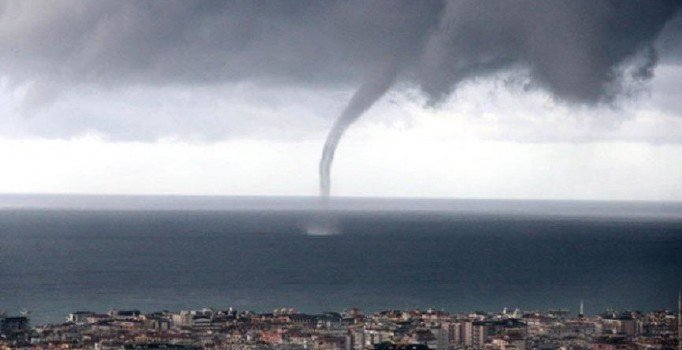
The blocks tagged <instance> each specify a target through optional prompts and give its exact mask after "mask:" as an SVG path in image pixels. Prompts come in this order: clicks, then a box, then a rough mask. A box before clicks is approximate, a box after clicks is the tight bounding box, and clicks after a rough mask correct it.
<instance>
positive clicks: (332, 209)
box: [0, 195, 682, 324]
mask: <svg viewBox="0 0 682 350" xmlns="http://www.w3.org/2000/svg"><path fill="white" fill-rule="evenodd" d="M681 287H682V203H679V202H600V201H515V200H445V199H408V198H394V199H389V198H332V199H331V200H330V201H329V202H326V203H325V202H321V201H320V200H319V199H318V198H315V197H276V198H272V197H208V196H207V197H202V196H77V195H71V196H66V195H0V310H5V312H6V314H7V315H13V314H19V313H25V314H28V315H29V316H30V319H31V322H32V324H44V323H55V322H61V321H63V320H64V318H65V317H66V316H67V315H68V314H69V313H71V312H74V311H82V310H90V311H99V312H106V311H108V310H111V309H118V310H121V309H125V310H129V309H137V310H141V311H143V312H152V311H160V310H171V311H178V310H186V309H199V308H203V307H211V308H215V309H227V308H229V307H232V308H235V309H237V310H252V311H256V312H269V311H272V310H273V309H275V308H281V307H287V308H295V309H296V310H299V311H301V312H308V313H317V312H323V311H329V310H333V311H340V310H343V309H346V308H350V307H358V308H360V309H362V310H364V311H365V312H373V311H379V310H387V309H414V308H420V309H427V308H433V309H438V310H441V309H442V310H447V311H450V312H469V311H499V310H502V308H505V307H506V308H508V309H515V308H519V309H521V310H528V311H530V310H548V309H560V308H561V309H566V310H568V311H569V312H573V313H575V312H577V310H578V305H579V303H580V301H581V300H582V301H584V304H585V309H586V310H585V311H586V313H588V314H595V313H598V312H601V311H604V310H608V309H613V310H641V311H650V310H660V309H669V310H672V309H674V308H675V306H676V298H677V293H678V291H679V290H680V288H681Z"/></svg>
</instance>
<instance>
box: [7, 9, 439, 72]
mask: <svg viewBox="0 0 682 350" xmlns="http://www.w3.org/2000/svg"><path fill="white" fill-rule="evenodd" d="M8 8H9V12H11V13H6V14H5V15H4V16H3V17H2V20H1V21H2V22H1V24H0V26H2V34H0V45H2V47H3V51H2V54H0V59H2V66H3V67H4V68H3V69H2V70H3V73H5V74H7V75H9V76H10V77H12V78H14V79H18V80H22V79H46V78H49V79H58V80H60V81H65V82H69V83H95V84H114V85H115V84H130V83H141V84H204V83H214V82H223V81H232V80H244V79H249V80H254V79H255V80H267V81H270V82H273V81H274V82H276V81H284V82H286V83H301V84H308V83H312V84H337V83H349V82H355V81H358V80H361V78H362V76H363V75H364V74H365V73H368V72H370V71H371V70H372V69H374V67H375V66H377V65H378V64H380V63H381V62H382V61H383V60H385V59H387V58H389V57H396V58H399V59H400V60H402V61H414V60H415V56H416V55H417V54H418V53H419V49H418V48H419V47H420V43H421V42H422V41H423V40H424V36H425V35H426V32H427V31H428V29H429V28H430V26H431V24H432V23H436V22H437V18H438V14H439V11H440V9H441V8H442V5H441V4H439V3H436V2H411V1H402V2H364V1H357V2H347V1H337V2H331V1H329V2H318V1H269V2H263V1H237V2H225V1H216V2H209V1H198V2H196V1H163V2H161V1H157V2H139V1H109V2H107V1H97V2H90V1H88V2H78V1H64V2H56V3H50V4H44V3H37V2H36V3H28V4H27V3H26V2H12V3H10V4H9V5H8ZM22 18H23V19H22Z"/></svg>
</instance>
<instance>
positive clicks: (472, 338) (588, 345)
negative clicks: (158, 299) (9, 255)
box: [0, 306, 682, 350]
mask: <svg viewBox="0 0 682 350" xmlns="http://www.w3.org/2000/svg"><path fill="white" fill-rule="evenodd" d="M680 328H681V323H680V312H679V310H678V312H677V314H675V313H674V312H671V311H656V312H649V313H642V312H612V311H609V312H605V313H602V314H599V315H594V316H585V315H583V314H582V306H581V312H580V313H579V314H577V315H574V314H570V313H569V312H567V311H565V310H554V311H547V312H521V311H519V310H514V311H508V310H506V309H505V310H503V311H502V312H499V313H484V312H473V313H469V314H451V313H448V312H445V311H439V310H431V309H430V310H425V311H420V310H411V311H399V310H389V311H382V312H376V313H372V314H365V313H363V312H362V311H360V310H358V309H348V310H345V311H343V312H341V313H338V312H325V313H321V314H315V315H309V314H304V313H300V312H297V311H296V310H294V309H288V308H283V309H277V310H274V311H273V312H272V313H254V312H249V311H241V312H239V311H237V310H234V309H232V308H230V309H227V310H214V309H201V310H188V311H180V312H169V311H163V312H154V313H149V314H144V313H141V312H140V311H137V310H129V311H122V310H112V311H109V312H107V313H97V312H90V311H78V312H74V313H72V314H70V315H69V316H68V317H67V320H66V322H64V323H61V324H50V325H42V326H34V327H31V326H30V325H29V319H28V318H27V316H17V317H7V316H5V315H4V314H0V330H1V332H0V333H1V337H0V350H4V349H102V350H105V349H239V350H241V349H244V350H246V349H311V350H392V349H395V350H428V349H431V350H456V349H488V350H527V349H540V350H545V349H546V350H550V349H566V350H578V349H590V350H626V349H633V350H644V349H656V350H659V349H660V350H662V349H671V350H675V349H677V350H679V349H682V344H680V342H679V340H678V339H679V333H680V330H681V329H680Z"/></svg>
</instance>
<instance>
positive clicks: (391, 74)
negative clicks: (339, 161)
mask: <svg viewBox="0 0 682 350" xmlns="http://www.w3.org/2000/svg"><path fill="white" fill-rule="evenodd" d="M396 74H397V68H396V64H395V63H388V64H386V65H385V66H384V67H382V68H381V69H379V70H378V71H377V72H376V74H373V75H372V77H371V78H370V79H368V80H366V81H365V82H364V83H363V84H362V85H361V86H360V88H359V89H358V90H357V91H355V93H354V94H353V97H351V99H350V101H349V102H348V104H347V105H346V107H345V108H344V109H343V111H342V112H341V114H340V115H339V117H338V118H337V119H336V120H335V121H334V124H333V125H332V128H331V129H330V130H329V134H328V135H327V140H326V142H325V143H324V148H323V149H322V157H321V158H320V197H321V198H322V199H323V200H324V201H326V200H327V199H328V198H329V195H330V193H331V167H332V163H333V162H334V154H335V153H336V148H337V147H338V145H339V141H341V137H343V134H344V133H345V132H346V130H347V129H348V127H349V126H351V125H352V124H353V123H354V122H355V121H356V120H358V118H360V117H361V116H362V115H363V114H364V113H365V112H366V111H367V110H368V109H369V108H370V107H372V105H373V104H374V103H375V102H376V101H377V100H378V99H379V98H381V96H383V95H384V94H385V93H386V91H388V89H389V88H390V87H391V85H393V82H394V81H395V78H396Z"/></svg>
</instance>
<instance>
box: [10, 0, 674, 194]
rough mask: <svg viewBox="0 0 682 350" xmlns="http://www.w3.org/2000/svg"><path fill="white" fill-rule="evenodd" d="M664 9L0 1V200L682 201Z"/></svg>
mask: <svg viewBox="0 0 682 350" xmlns="http://www.w3.org/2000/svg"><path fill="white" fill-rule="evenodd" d="M681 8H682V5H681V2H680V1H656V2H638V1H627V2H623V1H592V0H590V1H546V2H533V1H504V2H502V1H454V2H440V1H429V2H426V1H424V2H418V1H385V2H381V1H377V2H374V1H369V2H368V1H323V2H314V1H272V2H260V1H243V2H242V1H235V2H224V1H218V2H210V1H194V2H184V1H178V2H175V1H156V2H155V1H146V2H139V1H55V2H49V3H46V2H39V1H5V0H0V117H1V118H3V122H2V123H0V160H2V162H3V163H4V164H5V169H4V171H3V172H1V173H0V192H4V193H107V194H114V193H116V194H206V195H316V194H317V193H318V180H319V179H318V161H319V160H320V156H321V151H322V148H323V145H324V143H325V138H326V137H327V134H328V133H329V130H330V128H331V127H332V125H333V124H334V121H335V120H336V119H337V118H338V117H339V116H340V115H341V116H342V117H341V118H343V116H344V115H348V110H349V109H351V110H353V109H354V108H355V110H356V111H357V113H355V115H353V116H352V118H350V119H349V121H348V125H345V126H344V128H343V129H342V130H341V134H343V133H344V131H346V130H345V127H346V126H348V130H347V131H346V132H345V135H344V136H343V138H342V139H341V141H340V144H339V148H338V152H337V154H336V158H335V161H334V165H333V170H332V179H333V182H332V183H333V185H332V194H333V195H339V196H400V197H452V198H516V199H520V198H545V199H623V200H682V180H681V179H682V83H681V82H682V16H681V15H680V13H679V12H680V9H681ZM349 101H355V102H350V105H349ZM353 103H355V106H354V104H353ZM365 109H367V111H366V112H365V113H364V114H363V113H362V112H363V111H364V110H365ZM344 110H345V111H346V112H344ZM355 119H357V121H356V122H355V123H353V121H355ZM337 124H338V123H337ZM351 124H352V125H351Z"/></svg>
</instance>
